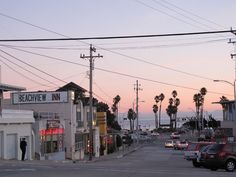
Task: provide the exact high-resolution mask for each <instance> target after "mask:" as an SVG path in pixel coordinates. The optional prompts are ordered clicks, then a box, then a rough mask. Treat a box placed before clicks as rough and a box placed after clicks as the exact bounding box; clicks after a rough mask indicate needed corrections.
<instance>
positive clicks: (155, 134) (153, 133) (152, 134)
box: [151, 132, 160, 137]
mask: <svg viewBox="0 0 236 177" xmlns="http://www.w3.org/2000/svg"><path fill="white" fill-rule="evenodd" d="M159 135H160V134H159V133H158V132H152V133H151V136H154V137H155V136H159Z"/></svg>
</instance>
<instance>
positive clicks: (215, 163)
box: [205, 143, 236, 172]
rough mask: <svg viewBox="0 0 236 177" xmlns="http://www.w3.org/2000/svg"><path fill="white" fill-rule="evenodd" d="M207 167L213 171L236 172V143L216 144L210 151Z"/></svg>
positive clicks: (206, 162) (206, 160)
mask: <svg viewBox="0 0 236 177" xmlns="http://www.w3.org/2000/svg"><path fill="white" fill-rule="evenodd" d="M205 165H206V167H208V168H210V169H211V170H217V169H219V168H224V169H225V170H226V171H231V172H232V171H234V170H235V166H236V143H225V144H215V145H213V146H212V147H211V148H210V149H208V151H207V153H206V156H205Z"/></svg>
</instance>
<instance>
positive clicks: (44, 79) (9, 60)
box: [0, 49, 58, 86]
mask: <svg viewBox="0 0 236 177" xmlns="http://www.w3.org/2000/svg"><path fill="white" fill-rule="evenodd" d="M0 50H1V49H0ZM1 51H2V50H1ZM9 56H10V55H9ZM0 57H1V58H3V59H5V60H7V61H8V62H10V63H12V64H14V65H16V66H18V67H19V68H21V69H23V70H25V71H27V72H29V73H30V74H32V75H34V76H36V77H38V78H40V79H42V80H44V81H47V82H49V83H50V84H53V85H56V84H55V83H53V82H51V81H49V80H47V79H44V78H43V77H41V76H39V75H37V74H35V73H33V72H32V71H30V70H28V69H26V68H24V67H22V66H20V65H18V64H16V63H14V62H12V61H11V60H9V59H7V58H6V57H4V56H2V55H1V54H0ZM13 58H14V57H13ZM56 86H58V85H56Z"/></svg>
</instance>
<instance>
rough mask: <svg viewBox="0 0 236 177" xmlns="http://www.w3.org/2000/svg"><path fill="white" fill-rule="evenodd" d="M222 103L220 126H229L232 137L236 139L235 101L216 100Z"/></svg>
mask: <svg viewBox="0 0 236 177" xmlns="http://www.w3.org/2000/svg"><path fill="white" fill-rule="evenodd" d="M217 103H219V104H221V105H222V110H223V121H222V122H221V128H229V129H231V130H232V134H233V136H234V139H235V140H236V109H235V106H236V104H235V101H234V100H233V101H228V100H225V101H220V102H217Z"/></svg>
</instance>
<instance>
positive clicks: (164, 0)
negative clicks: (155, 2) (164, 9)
mask: <svg viewBox="0 0 236 177" xmlns="http://www.w3.org/2000/svg"><path fill="white" fill-rule="evenodd" d="M161 1H162V2H164V3H166V4H169V5H171V6H172V7H175V8H176V9H179V10H181V11H183V12H185V13H188V14H191V15H192V16H195V17H197V18H199V19H202V20H204V21H206V22H209V23H211V24H214V25H216V26H218V27H221V28H225V27H224V26H222V25H220V24H217V23H215V22H214V21H211V20H209V19H206V18H203V17H201V16H199V15H197V14H194V13H192V12H191V11H188V10H185V9H183V8H180V7H179V6H177V5H175V4H173V3H170V2H168V1H166V0H161Z"/></svg>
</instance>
